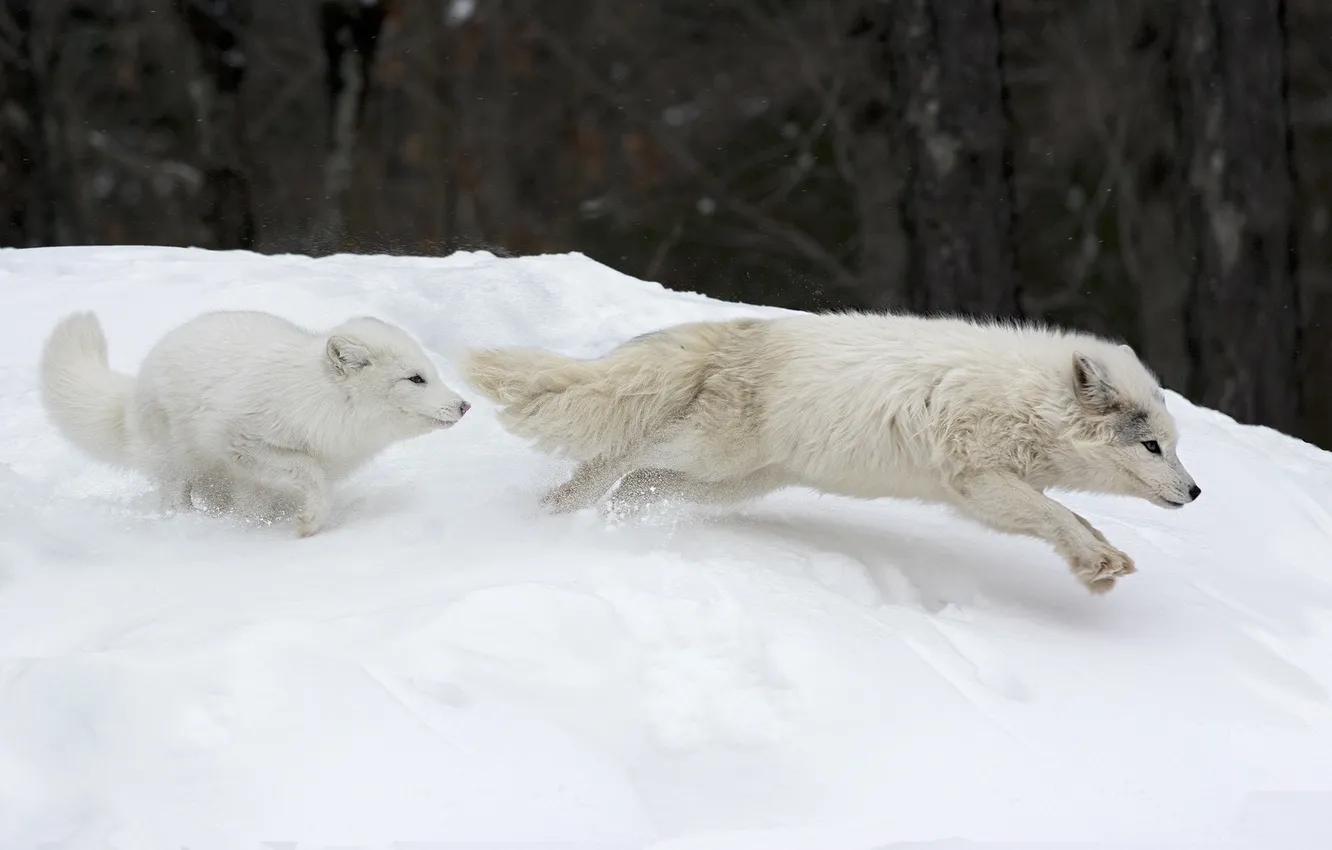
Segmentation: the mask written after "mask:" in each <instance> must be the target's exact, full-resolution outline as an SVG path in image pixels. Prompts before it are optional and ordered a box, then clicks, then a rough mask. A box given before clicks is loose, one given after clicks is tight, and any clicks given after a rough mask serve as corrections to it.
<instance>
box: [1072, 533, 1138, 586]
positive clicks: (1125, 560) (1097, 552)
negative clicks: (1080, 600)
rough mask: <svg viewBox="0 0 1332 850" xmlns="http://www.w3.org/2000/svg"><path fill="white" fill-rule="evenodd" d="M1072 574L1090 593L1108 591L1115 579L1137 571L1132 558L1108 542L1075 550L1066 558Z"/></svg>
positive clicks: (1113, 584)
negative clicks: (1080, 550) (1091, 547)
mask: <svg viewBox="0 0 1332 850" xmlns="http://www.w3.org/2000/svg"><path fill="white" fill-rule="evenodd" d="M1068 561H1069V566H1070V567H1071V568H1072V569H1073V575H1074V576H1076V577H1077V579H1078V581H1080V582H1082V584H1083V586H1084V587H1086V588H1087V590H1089V591H1091V592H1092V593H1096V594H1101V593H1109V592H1110V591H1111V590H1113V589H1114V587H1115V579H1119V578H1123V577H1124V576H1126V575H1131V574H1132V573H1135V572H1137V571H1138V568H1137V567H1135V566H1134V565H1133V559H1132V558H1130V557H1129V556H1128V555H1125V554H1124V553H1123V552H1121V551H1119V550H1118V549H1116V548H1115V547H1113V546H1111V545H1109V544H1103V545H1101V546H1098V547H1096V548H1095V549H1089V550H1087V551H1086V552H1076V553H1074V554H1073V556H1072V557H1070V558H1069V559H1068Z"/></svg>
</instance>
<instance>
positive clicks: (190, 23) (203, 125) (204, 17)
mask: <svg viewBox="0 0 1332 850" xmlns="http://www.w3.org/2000/svg"><path fill="white" fill-rule="evenodd" d="M175 8H176V12H177V14H179V15H180V16H181V17H182V18H183V19H184V22H185V25H186V26H187V27H188V28H189V32H190V36H191V40H192V42H193V44H194V48H195V49H194V56H195V61H196V68H197V71H196V73H195V75H194V78H193V79H192V80H191V81H190V95H191V96H192V98H193V100H194V106H195V114H196V120H197V122H198V140H199V155H200V159H201V160H202V161H203V166H204V171H203V196H204V198H203V200H204V209H203V213H202V217H203V221H204V224H205V226H206V228H207V232H208V234H209V244H208V245H206V246H205V247H209V248H216V249H221V250H232V249H242V250H247V251H248V250H250V249H252V248H253V247H254V244H255V232H254V229H255V225H254V210H253V206H252V203H253V202H252V198H251V190H250V178H249V172H248V169H247V168H246V164H245V123H244V113H243V110H242V102H241V85H242V83H244V81H245V72H246V69H247V65H248V61H249V59H248V57H247V56H246V54H245V41H244V38H245V31H246V29H247V28H248V26H249V25H250V22H251V19H252V16H251V12H250V2H249V0H175Z"/></svg>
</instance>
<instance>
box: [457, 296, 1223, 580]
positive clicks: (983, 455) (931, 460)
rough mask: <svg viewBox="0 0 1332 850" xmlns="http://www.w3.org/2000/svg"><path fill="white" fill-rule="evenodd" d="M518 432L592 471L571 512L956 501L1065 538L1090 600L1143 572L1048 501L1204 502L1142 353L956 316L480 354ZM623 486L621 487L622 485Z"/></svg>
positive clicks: (576, 486) (568, 497) (481, 382)
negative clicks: (802, 494) (672, 501)
mask: <svg viewBox="0 0 1332 850" xmlns="http://www.w3.org/2000/svg"><path fill="white" fill-rule="evenodd" d="M464 374H465V376H466V378H467V380H468V381H469V382H470V383H471V384H472V385H473V386H474V387H475V388H476V389H477V390H478V391H479V392H481V393H482V394H484V395H485V396H486V397H487V398H489V399H491V400H492V401H493V402H495V403H496V404H497V405H499V406H500V408H501V409H500V411H499V418H500V421H501V423H502V425H503V426H504V427H505V428H506V429H507V430H508V431H509V432H511V433H513V434H515V435H517V436H520V437H524V438H528V439H530V440H532V441H534V443H535V445H536V446H537V447H538V448H539V449H541V450H543V451H547V452H550V453H555V454H560V455H565V456H569V457H572V458H574V459H576V460H578V461H580V463H579V464H578V466H577V468H576V470H575V471H574V473H573V476H572V477H571V478H570V479H569V481H567V482H566V483H564V484H562V485H560V486H559V487H556V488H554V489H553V490H551V491H550V492H549V493H547V494H546V495H545V497H544V498H543V500H542V501H543V504H545V505H546V506H547V507H548V508H550V509H552V510H553V511H556V512H562V511H572V510H578V509H581V508H584V507H590V506H592V505H594V504H596V503H597V501H598V500H599V499H600V497H601V496H602V495H603V494H604V493H605V492H606V491H607V490H608V489H610V488H611V487H612V486H614V485H615V484H616V482H619V483H620V486H619V488H618V489H617V490H616V497H615V498H616V499H617V500H620V499H624V500H627V501H629V502H630V503H632V502H633V501H639V502H641V501H643V500H645V499H648V498H649V494H650V493H653V494H658V495H663V494H664V495H673V496H676V497H679V498H683V499H686V500H690V501H694V502H713V503H724V502H731V501H737V500H741V499H748V498H753V497H757V496H759V495H762V494H764V493H767V492H769V491H772V490H776V489H778V488H782V487H787V486H804V487H810V488H813V489H815V490H818V491H821V492H824V493H834V494H841V495H846V496H851V497H858V498H864V499H874V498H882V497H893V498H904V499H916V500H921V501H926V502H935V503H944V504H947V505H951V506H952V507H953V508H955V509H957V510H959V511H960V512H961V513H963V514H965V515H967V516H969V517H971V518H972V519H973V520H976V521H979V522H981V523H983V524H985V525H987V526H989V527H990V528H992V529H995V530H997V531H1000V532H1005V533H1010V534H1022V535H1029V536H1032V537H1036V538H1039V539H1043V540H1045V541H1047V542H1049V543H1050V544H1051V545H1052V546H1053V547H1054V548H1055V550H1056V551H1057V552H1058V553H1059V554H1060V555H1061V556H1063V558H1064V559H1065V560H1066V561H1067V562H1068V564H1069V566H1070V567H1071V568H1072V570H1073V574H1074V575H1075V576H1076V577H1077V578H1078V580H1079V581H1081V582H1082V583H1083V584H1084V585H1085V586H1086V587H1087V589H1088V590H1090V591H1091V592H1093V593H1105V592H1106V591H1109V590H1110V589H1111V588H1113V587H1114V584H1115V580H1116V579H1117V578H1120V577H1122V576H1125V575H1128V574H1130V573H1132V572H1134V571H1135V568H1134V565H1133V561H1132V559H1130V558H1129V556H1128V555H1126V554H1124V553H1123V552H1121V551H1119V550H1118V549H1116V548H1115V547H1114V546H1112V545H1110V543H1109V542H1107V540H1106V539H1105V537H1104V536H1102V534H1101V533H1100V532H1099V531H1097V530H1096V529H1095V528H1094V527H1092V525H1091V524H1090V523H1089V522H1087V520H1085V519H1083V518H1082V517H1081V516H1079V515H1078V514H1076V513H1074V512H1073V511H1071V510H1069V509H1068V508H1066V507H1064V506H1063V505H1061V504H1060V503H1058V502H1056V501H1054V500H1053V499H1051V498H1049V497H1048V496H1046V495H1045V493H1044V492H1043V491H1044V490H1046V489H1047V488H1051V487H1058V488H1063V489H1067V490H1072V491H1083V492H1094V493H1106V494H1118V495H1125V496H1136V497H1139V498H1142V499H1146V500H1148V501H1150V502H1152V503H1154V504H1156V505H1159V506H1161V507H1165V508H1179V507H1182V506H1183V505H1185V504H1187V503H1189V502H1192V501H1193V500H1194V499H1196V498H1198V495H1199V493H1200V492H1201V491H1200V490H1199V488H1198V485H1197V484H1195V483H1194V480H1193V478H1192V477H1191V476H1190V475H1189V473H1188V472H1187V471H1186V470H1185V469H1184V466H1183V465H1182V464H1181V463H1180V460H1179V457H1178V455H1177V454H1176V444H1177V442H1178V436H1177V432H1176V428H1175V422H1174V419H1173V417H1172V416H1171V415H1170V413H1169V412H1168V411H1167V409H1166V405H1165V396H1164V394H1163V393H1162V391H1161V388H1160V386H1159V384H1158V382H1157V380H1156V378H1155V377H1154V376H1153V375H1152V374H1151V372H1149V371H1148V369H1147V368H1146V367H1145V366H1144V365H1143V364H1142V362H1141V361H1139V359H1138V357H1137V356H1136V355H1135V354H1134V353H1133V352H1132V350H1130V349H1129V348H1128V347H1127V346H1121V345H1117V344H1115V343H1112V342H1109V341H1106V340H1103V339H1100V338H1097V337H1094V336H1090V335H1087V334H1083V333H1074V332H1065V331H1058V330H1052V329H1047V328H1043V327H1036V326H1023V325H1016V324H1001V323H980V322H973V321H969V320H965V319H960V318H942V317H918V316H898V315H878V314H860V313H836V314H822V315H809V314H806V315H796V316H790V317H785V316H784V317H778V318H771V319H757V318H745V319H736V320H731V321H715V322H693V323H687V324H681V325H676V326H673V327H668V328H665V329H662V330H659V331H655V332H652V333H648V334H644V335H643V336H640V337H637V338H635V339H632V340H630V341H628V342H626V343H624V344H622V345H620V346H619V347H617V348H615V349H614V350H612V351H611V352H610V353H608V354H606V355H605V356H604V357H601V358H600V359H596V360H574V359H571V358H568V357H563V356H561V355H558V354H554V353H551V352H546V351H541V350H534V349H500V350H476V351H472V352H469V353H468V355H467V358H466V361H465V365H464ZM621 479H623V480H621Z"/></svg>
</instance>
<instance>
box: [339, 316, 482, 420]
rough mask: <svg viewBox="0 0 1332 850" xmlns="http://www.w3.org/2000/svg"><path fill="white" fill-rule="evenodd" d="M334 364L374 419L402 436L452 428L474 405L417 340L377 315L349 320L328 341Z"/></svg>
mask: <svg viewBox="0 0 1332 850" xmlns="http://www.w3.org/2000/svg"><path fill="white" fill-rule="evenodd" d="M325 354H326V356H327V358H328V367H329V369H330V371H331V373H332V375H333V379H334V380H335V381H337V382H338V383H339V384H340V385H341V386H342V387H343V388H344V389H345V391H346V392H347V395H348V397H350V398H351V399H352V400H353V401H355V402H356V403H357V406H358V408H360V409H362V410H364V411H365V413H366V414H367V415H369V416H371V417H372V425H373V427H375V428H381V429H384V430H385V431H387V432H388V433H391V434H393V435H394V436H397V437H410V436H416V435H418V434H425V433H427V432H429V431H433V430H436V429H439V428H448V427H450V426H452V425H453V424H454V423H456V422H457V421H458V420H459V419H461V418H462V417H463V414H465V413H466V412H467V411H468V409H469V408H470V407H471V405H470V404H468V403H467V402H466V401H464V400H463V398H462V397H461V396H459V395H458V394H457V393H456V392H454V390H453V389H452V388H451V387H449V386H448V385H447V384H445V383H444V381H443V379H441V378H440V376H439V372H438V370H436V369H435V365H434V364H433V363H432V362H431V361H430V358H429V357H427V356H426V353H425V351H424V350H422V348H421V346H420V345H418V344H417V343H416V340H414V339H412V338H411V337H410V336H408V335H407V333H406V332H404V331H403V330H401V329H400V328H397V327H395V326H393V325H390V324H387V323H385V322H381V321H379V320H378V319H372V318H365V317H362V318H356V319H352V320H350V321H348V322H345V323H344V324H342V325H341V326H339V327H338V328H336V329H334V331H333V332H332V333H331V334H330V335H329V337H328V339H327V341H326V343H325Z"/></svg>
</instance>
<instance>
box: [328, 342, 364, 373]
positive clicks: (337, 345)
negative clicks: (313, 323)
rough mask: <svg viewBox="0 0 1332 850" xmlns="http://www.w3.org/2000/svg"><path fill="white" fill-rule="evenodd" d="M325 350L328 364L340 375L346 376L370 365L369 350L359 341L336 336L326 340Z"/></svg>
mask: <svg viewBox="0 0 1332 850" xmlns="http://www.w3.org/2000/svg"><path fill="white" fill-rule="evenodd" d="M325 350H326V351H327V352H328V362H329V363H331V364H332V365H333V368H334V370H336V371H337V373H338V374H340V375H347V374H350V373H352V372H355V371H356V370H357V369H363V368H365V367H366V366H369V365H370V349H369V348H368V347H367V346H366V344H365V343H363V342H361V341H360V340H359V339H354V338H352V337H349V336H345V335H343V334H336V335H334V336H331V337H329V338H328V345H327V347H326V349H325Z"/></svg>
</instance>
